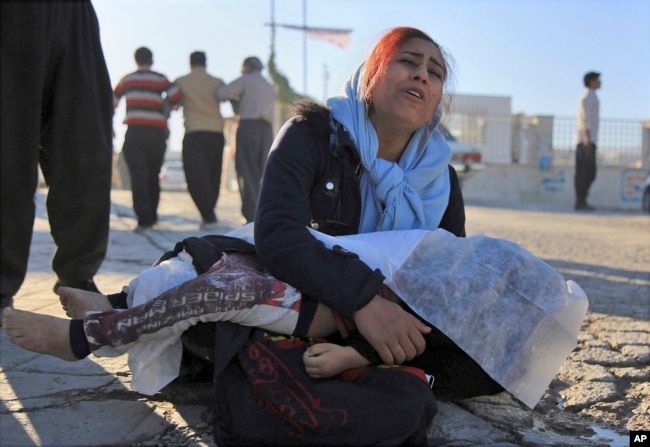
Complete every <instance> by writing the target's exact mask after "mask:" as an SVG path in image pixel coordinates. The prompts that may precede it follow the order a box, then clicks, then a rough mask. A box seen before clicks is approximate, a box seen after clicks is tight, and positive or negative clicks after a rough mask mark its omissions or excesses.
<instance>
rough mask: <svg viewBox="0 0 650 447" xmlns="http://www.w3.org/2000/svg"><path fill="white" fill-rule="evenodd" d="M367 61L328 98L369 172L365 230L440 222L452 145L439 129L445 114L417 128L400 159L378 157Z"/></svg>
mask: <svg viewBox="0 0 650 447" xmlns="http://www.w3.org/2000/svg"><path fill="white" fill-rule="evenodd" d="M363 68H364V65H363V64H362V65H361V66H359V68H357V70H356V71H355V72H354V73H353V74H352V76H351V77H350V79H349V80H348V81H347V82H346V84H345V86H344V91H343V94H342V96H335V97H332V98H329V99H328V100H327V106H328V107H329V109H330V110H331V112H332V115H333V116H334V118H335V119H336V120H337V121H338V122H340V123H341V124H342V125H343V126H345V128H346V129H347V130H348V132H349V133H350V135H351V137H352V139H353V140H354V143H355V144H356V146H357V148H358V150H359V155H360V158H361V164H362V165H363V167H364V168H365V170H366V172H365V173H364V174H363V175H362V176H361V197H362V208H361V225H360V232H361V233H368V232H373V231H388V230H410V229H427V230H431V229H435V228H438V225H439V224H440V220H441V219H442V216H443V214H444V213H445V209H446V208H447V204H448V203H449V191H450V185H449V170H448V168H447V165H448V164H449V162H450V160H451V149H450V148H449V145H448V144H447V142H446V141H445V139H444V137H443V136H442V134H441V133H440V132H439V131H438V130H437V126H438V123H439V122H440V115H439V113H436V116H435V117H434V118H433V119H432V121H431V122H430V123H429V124H428V125H426V126H424V127H422V128H420V129H418V130H417V131H416V132H415V133H414V134H413V136H412V137H411V140H410V141H409V143H408V145H407V147H406V149H405V150H404V153H403V154H402V157H401V158H400V160H399V162H397V163H393V162H390V161H386V160H383V159H381V158H377V151H378V148H379V142H378V138H377V132H376V131H375V128H374V126H373V125H372V123H371V122H370V120H369V119H368V114H367V110H366V104H365V102H364V101H363V91H362V90H363V88H362V86H361V81H362V79H363Z"/></svg>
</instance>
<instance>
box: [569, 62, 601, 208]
mask: <svg viewBox="0 0 650 447" xmlns="http://www.w3.org/2000/svg"><path fill="white" fill-rule="evenodd" d="M583 81H584V85H585V87H586V90H585V92H584V93H583V94H582V96H581V97H580V101H579V102H578V114H577V117H576V140H577V145H576V158H575V178H574V184H575V192H576V202H575V209H576V210H585V211H591V210H593V209H594V208H593V207H592V206H591V205H589V204H588V203H587V196H588V195H589V188H590V187H591V184H592V183H593V181H594V180H595V178H596V142H597V139H598V121H599V119H600V110H599V109H600V102H599V100H598V96H596V90H597V89H599V88H600V73H596V72H593V71H591V72H589V73H587V74H586V75H585V76H584V80H583Z"/></svg>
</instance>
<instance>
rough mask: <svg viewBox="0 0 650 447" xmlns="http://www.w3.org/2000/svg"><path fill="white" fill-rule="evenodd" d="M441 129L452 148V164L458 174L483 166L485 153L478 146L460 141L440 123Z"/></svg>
mask: <svg viewBox="0 0 650 447" xmlns="http://www.w3.org/2000/svg"><path fill="white" fill-rule="evenodd" d="M439 130H440V132H441V133H442V135H443V136H444V137H445V140H447V144H449V147H450V148H451V164H452V165H453V166H454V168H455V169H456V171H457V172H458V174H460V175H462V174H463V173H469V172H470V171H476V170H479V169H481V168H483V164H482V161H483V155H482V154H481V150H480V149H479V148H478V147H476V146H474V145H472V144H466V143H461V142H459V141H458V140H457V139H456V137H454V136H453V135H452V134H451V132H449V130H448V129H447V128H446V127H445V126H443V125H440V127H439Z"/></svg>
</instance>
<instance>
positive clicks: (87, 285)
mask: <svg viewBox="0 0 650 447" xmlns="http://www.w3.org/2000/svg"><path fill="white" fill-rule="evenodd" d="M59 287H72V288H73V289H81V290H87V291H88V292H95V293H101V292H100V291H99V289H98V288H97V286H96V285H95V281H93V280H92V279H86V280H83V281H80V282H77V283H71V284H67V283H65V284H64V283H62V282H61V281H57V282H56V284H54V293H56V294H57V295H58V293H57V291H58V290H59Z"/></svg>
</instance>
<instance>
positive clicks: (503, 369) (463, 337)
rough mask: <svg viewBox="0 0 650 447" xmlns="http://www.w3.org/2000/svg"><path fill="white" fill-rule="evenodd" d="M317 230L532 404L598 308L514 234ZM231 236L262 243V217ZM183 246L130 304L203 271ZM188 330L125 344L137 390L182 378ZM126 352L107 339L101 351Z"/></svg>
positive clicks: (143, 277)
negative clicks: (257, 234) (258, 236)
mask: <svg viewBox="0 0 650 447" xmlns="http://www.w3.org/2000/svg"><path fill="white" fill-rule="evenodd" d="M312 233H313V234H314V236H315V237H316V238H318V239H319V240H321V241H322V242H323V243H324V245H325V246H326V247H328V248H332V247H333V246H335V245H340V246H342V247H343V248H345V249H347V250H349V251H352V252H354V253H357V254H358V255H359V257H360V258H361V259H362V260H363V261H364V262H365V263H366V264H368V265H369V266H370V267H371V268H373V269H374V268H379V269H380V270H381V271H382V273H383V274H384V275H385V276H386V280H385V283H386V284H387V285H388V286H389V287H390V288H391V289H392V290H393V291H394V292H395V293H396V294H397V295H398V296H399V297H400V298H401V299H402V300H404V302H406V304H408V305H409V307H410V308H411V309H413V311H415V312H416V313H417V314H418V315H420V316H421V317H422V318H424V319H425V320H426V321H428V322H429V323H430V324H432V325H433V326H435V327H437V328H438V329H439V330H440V331H442V332H443V333H444V334H445V335H447V336H448V337H449V338H450V339H451V340H453V341H454V342H455V343H456V344H457V345H458V346H459V347H460V348H461V349H463V350H464V351H465V352H466V353H467V354H468V355H470V356H471V357H472V358H473V359H474V360H475V361H476V362H477V363H478V364H479V365H480V366H481V367H482V368H483V369H484V370H485V372H486V373H488V374H489V375H490V377H492V378H493V379H494V380H495V381H497V382H498V383H499V384H500V385H501V386H503V387H504V388H505V389H506V390H508V391H509V392H510V393H511V394H513V395H514V396H515V397H516V398H518V399H519V400H521V401H522V402H523V403H524V404H526V405H527V406H528V407H530V408H533V407H534V406H535V405H536V403H537V402H538V401H539V399H540V398H541V396H542V395H543V393H544V391H545V390H546V388H547V387H548V385H549V383H550V381H551V380H552V379H553V377H554V376H555V374H556V373H557V371H558V369H559V367H560V365H561V363H562V362H563V361H564V360H565V359H566V357H567V356H568V355H569V354H570V352H571V351H572V350H573V349H574V348H575V346H576V340H577V334H578V331H579V329H580V326H581V324H582V321H583V320H584V317H585V314H586V312H587V307H588V300H587V296H586V294H585V293H584V291H583V290H582V289H581V288H580V287H579V286H578V285H577V284H576V283H575V282H573V281H565V280H564V279H563V278H562V276H561V275H560V274H558V273H557V272H556V271H555V270H553V269H552V268H551V267H550V266H549V265H548V264H546V263H545V262H543V261H542V260H540V259H538V258H537V257H535V256H534V255H532V254H531V253H529V252H528V251H526V250H525V249H524V248H523V247H521V246H519V245H517V244H515V243H513V242H510V241H507V240H504V239H497V238H491V237H487V236H481V235H476V236H469V237H467V238H457V237H455V236H454V235H452V234H451V233H448V232H447V231H445V230H442V229H438V230H435V231H426V230H404V231H389V232H377V233H365V234H359V235H352V236H341V237H331V236H327V235H325V234H322V233H318V232H315V231H312ZM228 236H231V237H237V238H240V239H243V240H245V241H247V242H250V243H254V240H253V224H247V225H244V226H243V227H240V228H238V229H236V230H233V231H232V232H230V233H228ZM181 255H182V256H180V257H179V258H176V259H172V260H168V261H165V262H164V263H162V264H161V265H159V266H157V267H154V268H152V269H149V270H147V271H145V272H143V273H141V274H140V275H139V276H138V277H137V278H135V279H134V280H133V281H132V282H131V283H130V291H131V293H130V295H129V296H130V297H131V296H133V300H132V301H130V303H132V304H133V305H137V304H139V303H142V302H144V301H143V300H147V299H151V298H154V297H156V296H158V295H160V294H161V293H162V292H164V291H165V290H168V289H169V288H171V287H174V286H175V285H178V284H180V283H182V282H184V281H187V280H188V279H192V278H194V277H196V276H197V275H196V272H195V271H194V268H193V267H192V264H191V259H190V258H189V255H187V254H186V253H182V254H181ZM178 329H181V328H180V327H179V328H178ZM183 330H184V329H183ZM181 332H182V330H180V331H177V333H176V332H175V333H173V334H171V333H170V334H165V338H166V339H160V338H157V339H156V340H155V341H153V340H152V341H150V342H142V343H141V342H137V343H132V344H130V345H129V346H127V347H123V348H126V350H128V352H129V367H130V368H131V370H132V372H133V385H134V388H135V389H136V390H138V391H140V392H143V393H144V394H154V393H155V392H157V391H158V390H160V389H161V388H162V387H163V386H164V385H165V384H167V383H168V382H169V381H170V380H172V379H173V378H174V377H176V375H177V373H178V369H179V366H180V359H181V352H182V351H181V349H182V347H181V343H180V340H179V337H180V333H181ZM123 352H124V349H122V350H121V352H116V351H115V350H113V348H101V349H100V350H98V351H96V352H95V354H96V355H117V354H118V353H123Z"/></svg>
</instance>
